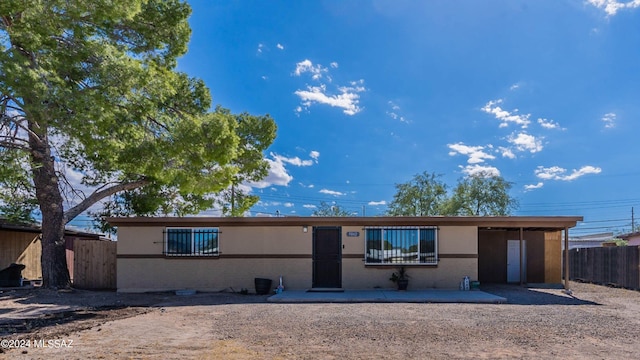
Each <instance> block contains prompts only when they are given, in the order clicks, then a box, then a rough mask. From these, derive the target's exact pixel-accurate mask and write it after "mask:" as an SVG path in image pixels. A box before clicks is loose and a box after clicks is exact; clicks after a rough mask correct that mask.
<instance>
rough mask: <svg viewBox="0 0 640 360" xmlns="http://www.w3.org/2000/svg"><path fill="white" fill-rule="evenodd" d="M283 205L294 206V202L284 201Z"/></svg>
mask: <svg viewBox="0 0 640 360" xmlns="http://www.w3.org/2000/svg"><path fill="white" fill-rule="evenodd" d="M283 205H284V207H288V208H290V207H294V203H290V202H286V203H284V204H283Z"/></svg>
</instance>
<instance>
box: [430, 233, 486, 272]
mask: <svg viewBox="0 0 640 360" xmlns="http://www.w3.org/2000/svg"><path fill="white" fill-rule="evenodd" d="M438 253H440V254H478V228H477V227H475V226H450V227H441V228H440V230H439V231H438ZM476 268H477V266H476Z"/></svg>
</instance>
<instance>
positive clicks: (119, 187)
mask: <svg viewBox="0 0 640 360" xmlns="http://www.w3.org/2000/svg"><path fill="white" fill-rule="evenodd" d="M147 184H149V180H147V179H144V178H143V179H140V180H137V181H133V182H128V183H123V184H116V185H113V186H111V187H108V188H106V189H103V190H96V191H94V192H93V193H92V194H91V195H89V196H88V197H87V198H86V199H84V200H82V202H80V203H79V204H78V205H76V206H74V207H72V208H71V209H69V210H67V211H65V213H64V221H65V223H68V222H69V221H71V220H73V219H74V218H75V217H76V216H78V215H80V214H81V213H82V212H83V211H85V210H87V209H88V208H90V207H91V206H92V205H93V204H95V203H97V202H98V201H100V200H102V199H104V198H106V197H107V196H111V195H113V194H115V193H117V192H120V191H125V190H133V189H137V188H140V187H143V186H145V185H147Z"/></svg>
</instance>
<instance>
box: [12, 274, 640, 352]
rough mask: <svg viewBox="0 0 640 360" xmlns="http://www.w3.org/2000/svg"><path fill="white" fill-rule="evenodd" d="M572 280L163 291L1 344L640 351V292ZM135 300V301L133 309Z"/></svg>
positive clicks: (79, 348)
mask: <svg viewBox="0 0 640 360" xmlns="http://www.w3.org/2000/svg"><path fill="white" fill-rule="evenodd" d="M572 285H573V290H574V294H573V295H574V296H573V297H569V296H566V295H564V294H563V293H562V292H561V291H560V290H553V289H526V288H520V287H511V286H494V287H484V288H483V290H485V291H487V292H490V293H493V294H496V295H499V296H504V297H506V298H507V299H509V301H508V303H507V304H394V303H360V304H273V303H266V301H265V297H258V296H250V295H249V296H242V295H235V294H198V295H197V296H195V297H175V296H174V297H162V298H157V299H155V301H156V303H155V306H151V307H148V306H147V307H135V308H134V307H131V308H126V307H125V308H119V309H118V310H113V311H120V312H121V313H120V315H121V316H120V317H116V318H115V320H112V321H111V320H110V319H109V316H108V315H107V316H105V318H104V319H102V320H97V319H95V318H92V319H87V320H82V319H78V320H77V321H74V322H72V323H67V324H61V325H58V326H56V325H54V326H46V327H41V328H39V329H37V330H34V331H32V332H27V333H22V334H19V335H20V336H22V337H23V338H25V339H28V338H29V337H33V338H35V339H43V338H44V339H58V340H73V343H72V347H71V348H69V347H60V348H51V347H50V348H38V349H34V348H28V349H11V350H9V351H5V352H4V354H0V356H8V357H10V358H12V359H22V358H24V359H76V358H77V359H86V358H106V359H110V358H157V359H166V358H200V359H209V358H211V359H214V358H231V359H262V358H267V359H344V358H347V359H380V358H384V359H409V358H411V359H413V358H419V359H464V358H468V359H497V358H509V359H511V358H521V359H557V358H563V359H567V358H568V359H571V358H574V359H578V358H580V359H582V358H591V359H637V358H638V353H640V318H639V317H638V314H640V292H637V291H630V290H624V289H614V288H608V287H603V286H597V285H591V284H579V283H574V284H572ZM119 301H122V299H120V300H119ZM125 310H126V311H130V312H131V313H130V314H128V315H126V316H125V315H122V311H125ZM107 313H108V311H107ZM83 321H86V323H83ZM92 321H93V322H92ZM83 324H84V325H83ZM81 325H82V326H81ZM5 337H6V336H5Z"/></svg>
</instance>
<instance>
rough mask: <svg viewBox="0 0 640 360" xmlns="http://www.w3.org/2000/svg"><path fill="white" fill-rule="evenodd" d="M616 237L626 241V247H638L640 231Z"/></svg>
mask: <svg viewBox="0 0 640 360" xmlns="http://www.w3.org/2000/svg"><path fill="white" fill-rule="evenodd" d="M616 237H617V238H618V239H622V240H626V241H627V246H636V245H640V231H636V232H632V233H628V234H622V235H618V236H616Z"/></svg>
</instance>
